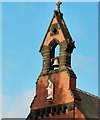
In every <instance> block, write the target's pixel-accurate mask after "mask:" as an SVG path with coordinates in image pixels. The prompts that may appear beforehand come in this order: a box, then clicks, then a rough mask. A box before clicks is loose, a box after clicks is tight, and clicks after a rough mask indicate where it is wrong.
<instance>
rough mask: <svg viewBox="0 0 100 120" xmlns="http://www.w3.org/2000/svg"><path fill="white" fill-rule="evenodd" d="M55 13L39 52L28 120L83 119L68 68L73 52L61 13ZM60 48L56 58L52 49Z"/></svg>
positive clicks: (73, 80)
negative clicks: (38, 72)
mask: <svg viewBox="0 0 100 120" xmlns="http://www.w3.org/2000/svg"><path fill="white" fill-rule="evenodd" d="M60 4H61V2H60V1H59V2H57V7H58V9H57V10H55V11H54V16H53V18H52V20H51V23H50V26H49V28H48V31H47V33H46V35H45V38H44V41H43V43H42V45H41V48H40V53H41V55H42V57H43V67H42V71H41V74H40V76H39V78H38V80H37V82H36V96H35V97H34V100H33V101H32V103H31V106H30V108H31V111H30V114H29V116H28V117H27V119H28V120H35V119H41V120H42V119H46V118H47V119H52V118H73V119H74V118H84V116H83V115H82V113H80V111H79V110H78V109H77V108H76V107H75V104H76V103H78V104H79V103H80V101H81V99H80V97H79V96H78V94H77V91H76V75H75V73H74V71H73V69H72V67H71V53H72V52H73V49H74V48H75V45H74V41H73V40H72V38H71V36H70V34H69V31H68V29H67V26H66V24H65V22H64V19H63V14H62V13H61V11H60ZM57 45H59V47H60V50H59V56H55V48H56V46H57Z"/></svg>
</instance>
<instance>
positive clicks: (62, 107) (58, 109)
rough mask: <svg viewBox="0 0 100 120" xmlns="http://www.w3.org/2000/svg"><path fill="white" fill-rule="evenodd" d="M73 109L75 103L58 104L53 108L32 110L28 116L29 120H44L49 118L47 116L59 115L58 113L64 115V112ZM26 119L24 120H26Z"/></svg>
mask: <svg viewBox="0 0 100 120" xmlns="http://www.w3.org/2000/svg"><path fill="white" fill-rule="evenodd" d="M74 109H75V103H74V102H70V103H65V104H59V105H55V106H50V107H46V108H41V109H36V110H32V111H31V112H30V114H29V116H28V118H29V120H31V119H32V120H36V119H38V118H40V117H41V118H44V117H49V115H52V116H54V115H59V114H60V113H65V112H66V110H68V111H70V110H74ZM28 118H27V119H26V120H28Z"/></svg>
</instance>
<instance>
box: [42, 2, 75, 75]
mask: <svg viewBox="0 0 100 120" xmlns="http://www.w3.org/2000/svg"><path fill="white" fill-rule="evenodd" d="M61 4H62V3H61V2H60V1H58V2H57V4H56V5H57V8H58V9H57V10H54V15H53V18H52V20H51V23H50V25H49V28H48V30H47V33H46V35H45V37H44V40H43V43H42V45H41V47H40V53H41V54H42V57H43V67H42V72H41V74H42V75H45V74H48V73H50V72H51V71H57V70H59V71H62V70H66V69H71V53H72V52H73V49H74V48H75V44H74V43H75V42H74V41H73V40H72V37H71V35H70V33H69V31H68V28H67V26H66V24H65V21H64V19H63V14H62V13H61V11H60V5H61ZM57 45H58V46H59V56H55V48H56V46H57Z"/></svg>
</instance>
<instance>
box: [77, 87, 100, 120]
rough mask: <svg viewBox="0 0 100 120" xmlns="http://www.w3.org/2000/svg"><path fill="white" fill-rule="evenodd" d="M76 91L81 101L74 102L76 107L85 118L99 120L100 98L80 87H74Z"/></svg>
mask: <svg viewBox="0 0 100 120" xmlns="http://www.w3.org/2000/svg"><path fill="white" fill-rule="evenodd" d="M76 91H77V93H78V95H79V96H80V98H81V103H80V104H76V106H77V108H78V109H79V110H80V111H81V112H82V113H83V115H84V116H85V117H86V118H92V119H93V120H94V118H98V120H100V98H99V97H97V96H95V95H92V94H90V93H88V92H85V91H82V90H80V89H76ZM92 119H91V120H92Z"/></svg>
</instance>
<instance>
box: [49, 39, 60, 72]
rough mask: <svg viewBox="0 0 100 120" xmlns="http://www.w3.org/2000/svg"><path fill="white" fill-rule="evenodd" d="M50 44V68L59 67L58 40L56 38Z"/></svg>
mask: <svg viewBox="0 0 100 120" xmlns="http://www.w3.org/2000/svg"><path fill="white" fill-rule="evenodd" d="M49 45H50V60H51V61H50V70H56V69H59V55H60V46H59V42H58V40H56V39H54V40H52V41H51V43H50V44H49Z"/></svg>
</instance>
